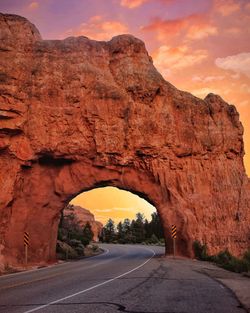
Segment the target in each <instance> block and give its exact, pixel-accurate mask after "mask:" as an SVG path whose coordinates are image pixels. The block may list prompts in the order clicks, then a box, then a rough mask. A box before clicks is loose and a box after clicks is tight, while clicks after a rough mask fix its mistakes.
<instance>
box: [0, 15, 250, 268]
mask: <svg viewBox="0 0 250 313" xmlns="http://www.w3.org/2000/svg"><path fill="white" fill-rule="evenodd" d="M0 30H1V31H0V37H1V38H0V53H1V57H0V71H1V72H0V83H1V86H0V89H1V92H0V168H1V176H0V264H1V265H2V266H3V265H4V264H6V263H8V264H9V265H15V264H20V263H22V262H23V260H24V249H23V233H24V231H27V232H28V233H29V236H30V247H29V262H30V263H34V262H36V263H39V262H47V261H49V260H53V259H54V257H55V246H56V236H57V227H58V221H59V216H60V212H61V210H62V209H63V208H64V207H65V205H66V204H67V203H68V202H69V201H70V200H71V199H72V198H73V197H74V196H76V195H77V194H79V193H81V192H82V191H86V190H90V189H92V188H95V187H101V186H116V187H118V188H122V189H125V190H128V191H131V192H134V193H135V194H138V195H140V196H142V197H144V198H145V199H146V200H148V201H150V202H151V203H152V204H153V205H155V207H156V208H157V210H158V212H159V214H160V217H161V219H162V222H163V225H164V231H165V237H166V243H167V245H166V247H167V252H171V239H170V229H171V225H172V224H176V225H177V251H178V253H179V254H183V255H189V256H192V244H193V241H194V240H195V239H197V240H199V241H201V242H202V243H206V244H207V246H208V250H209V252H210V253H215V252H218V251H219V250H223V249H225V248H228V249H229V250H230V251H231V252H232V253H233V254H235V255H240V254H242V253H243V252H244V251H245V250H246V249H247V248H248V247H249V239H250V213H249V210H250V182H249V179H248V177H247V176H246V173H245V169H244V165H243V155H244V148H243V141H242V134H243V127H242V125H241V123H240V121H239V114H238V113H237V111H236V109H235V107H234V106H233V105H228V104H227V103H225V102H224V101H223V100H222V99H221V98H220V97H219V96H217V95H214V94H209V95H208V96H207V97H206V98H205V99H204V100H201V99H199V98H196V97H194V96H192V95H191V94H189V93H187V92H183V91H180V90H178V89H176V88H175V87H174V86H172V85H171V84H170V83H168V82H166V81H165V80H164V79H163V77H162V76H161V75H160V74H159V73H158V72H157V70H156V69H155V67H154V65H153V62H152V59H151V57H150V56H149V55H148V53H147V51H146V49H145V45H144V43H143V42H142V41H140V40H139V39H136V38H134V37H133V36H129V35H121V36H117V37H114V38H113V39H111V40H110V41H108V42H104V41H101V42H97V41H94V40H90V39H88V38H86V37H83V36H82V37H78V38H73V37H70V38H67V39H65V40H54V41H51V40H42V39H41V36H40V35H39V32H38V30H37V29H36V28H35V26H34V25H32V24H31V23H30V22H28V21H27V20H26V19H25V18H23V17H20V16H15V15H8V14H6V15H4V14H1V15H0Z"/></svg>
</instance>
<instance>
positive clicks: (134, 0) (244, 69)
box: [0, 0, 250, 216]
mask: <svg viewBox="0 0 250 313" xmlns="http://www.w3.org/2000/svg"><path fill="white" fill-rule="evenodd" d="M0 11H1V12H2V13H14V14H19V15H22V16H25V17H26V18H28V19H29V20H30V21H31V22H32V23H34V24H35V25H36V26H37V27H38V29H39V31H40V33H41V35H42V37H43V38H44V39H63V38H66V37H69V36H80V35H84V36H87V37H89V38H91V39H96V40H109V39H111V38H112V37H113V36H115V35H118V34H124V33H130V34H133V35H134V36H136V37H139V38H141V39H142V40H143V41H144V42H145V44H146V47H147V49H148V51H149V53H150V55H151V56H152V57H153V60H154V64H155V66H156V67H157V69H158V70H159V72H160V73H161V74H162V75H163V76H164V77H165V79H166V80H168V81H169V82H171V83H172V84H174V85H175V86H176V87H177V88H179V89H182V90H186V91H189V92H191V93H193V94H194V95H196V96H198V97H200V98H204V97H205V96H206V95H207V94H208V93H210V92H213V93H216V94H219V95H221V96H222V98H223V99H224V100H226V101H227V102H228V103H230V104H234V105H235V106H236V108H237V110H238V112H239V113H240V119H241V122H242V123H243V126H244V129H245V133H244V142H245V151H246V156H245V167H246V170H247V173H248V175H249V176H250V40H249V38H250V0H37V1H30V0H1V1H0ZM97 192H98V193H99V192H100V190H98V191H97ZM115 194H116V192H114V191H113V190H112V189H108V194H107V196H103V195H102V201H101V202H100V203H98V201H97V200H96V199H98V197H95V196H92V195H91V196H90V195H87V194H86V195H85V198H84V199H82V200H81V204H82V205H85V207H87V206H86V204H87V205H88V207H89V208H90V209H91V208H92V207H93V208H94V207H96V209H98V206H99V207H101V206H102V205H103V203H104V202H105V201H106V202H105V203H106V204H107V205H106V206H104V207H103V210H104V209H106V210H108V209H109V208H110V205H111V204H110V203H109V201H108V200H109V196H110V195H115ZM98 195H99V194H98ZM115 197H116V196H115ZM126 197H127V198H128V199H131V197H128V196H126ZM126 197H125V198H126ZM127 198H126V199H127ZM90 199H92V200H90ZM103 199H105V201H104V200H103ZM122 199H123V200H122ZM128 199H127V200H126V201H128V203H126V201H125V200H124V196H120V197H118V199H117V204H116V207H117V208H130V207H131V206H132V207H133V206H137V207H139V206H140V204H138V202H137V200H135V202H134V205H133V203H132V204H131V202H130V200H128ZM122 201H125V202H122ZM141 205H142V207H144V206H145V205H144V204H143V202H141ZM135 211H137V209H135ZM117 212H118V211H117ZM124 212H125V211H124ZM145 212H149V208H148V207H147V206H145ZM96 213H97V212H96ZM106 213H107V212H106ZM103 214H104V211H103ZM103 214H102V215H103ZM117 214H118V213H117ZM119 214H120V213H119ZM146 214H147V213H146ZM99 215H101V214H99ZM124 216H125V215H124Z"/></svg>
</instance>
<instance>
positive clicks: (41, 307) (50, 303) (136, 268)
mask: <svg viewBox="0 0 250 313" xmlns="http://www.w3.org/2000/svg"><path fill="white" fill-rule="evenodd" d="M146 250H149V251H151V252H152V256H151V257H150V258H149V259H147V261H145V262H144V263H142V264H141V265H139V266H137V267H135V268H133V269H132V270H130V271H128V272H126V273H123V274H121V275H119V276H116V277H114V278H111V279H109V280H106V281H104V282H102V283H100V284H97V285H95V286H92V287H90V288H87V289H84V290H81V291H78V292H76V293H74V294H72V295H69V296H66V297H64V298H61V299H58V300H55V301H52V302H49V303H48V304H44V305H41V306H38V307H36V308H34V309H31V310H29V311H25V312H23V313H31V312H36V311H39V310H41V309H44V308H47V307H49V306H50V305H53V304H56V303H58V302H62V301H64V300H67V299H70V298H73V297H75V296H78V295H80V294H83V293H85V292H87V291H90V290H93V289H95V288H98V287H101V286H103V285H106V284H108V283H111V282H112V281H114V280H116V279H119V278H121V277H124V276H126V275H128V274H130V273H132V272H134V271H136V270H138V269H139V268H140V267H142V266H144V265H145V264H147V263H148V262H149V261H150V260H151V259H152V258H153V257H154V256H155V252H154V251H153V250H151V249H148V248H146Z"/></svg>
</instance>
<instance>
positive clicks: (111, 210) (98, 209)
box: [71, 187, 156, 224]
mask: <svg viewBox="0 0 250 313" xmlns="http://www.w3.org/2000/svg"><path fill="white" fill-rule="evenodd" d="M97 199H98V201H97ZM71 204H74V205H81V206H83V207H85V208H88V209H89V210H90V211H91V213H93V214H94V216H95V219H96V220H97V221H100V222H102V223H103V224H105V223H106V222H107V220H108V219H109V218H112V220H113V221H114V222H115V223H116V224H118V223H119V222H120V221H121V220H124V218H129V219H130V220H132V219H134V218H135V215H136V213H138V212H140V213H143V214H144V216H145V218H147V219H148V220H149V221H150V220H151V214H152V213H153V212H155V211H156V209H155V207H154V206H152V205H151V204H150V203H149V202H147V201H146V200H144V199H142V198H140V197H138V196H137V195H135V194H132V193H131V192H129V191H125V190H121V189H118V188H115V187H105V188H97V189H93V190H90V191H87V192H83V193H81V194H80V195H78V196H77V197H75V198H74V199H73V200H72V201H71Z"/></svg>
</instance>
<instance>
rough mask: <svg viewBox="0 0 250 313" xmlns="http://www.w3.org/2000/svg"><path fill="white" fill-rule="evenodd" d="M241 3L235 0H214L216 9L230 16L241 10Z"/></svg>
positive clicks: (223, 14)
mask: <svg viewBox="0 0 250 313" xmlns="http://www.w3.org/2000/svg"><path fill="white" fill-rule="evenodd" d="M240 8H241V7H240V3H239V2H238V1H235V0H214V11H215V12H218V13H219V14H221V15H222V16H229V15H231V14H233V13H235V12H237V11H239V10H240Z"/></svg>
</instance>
